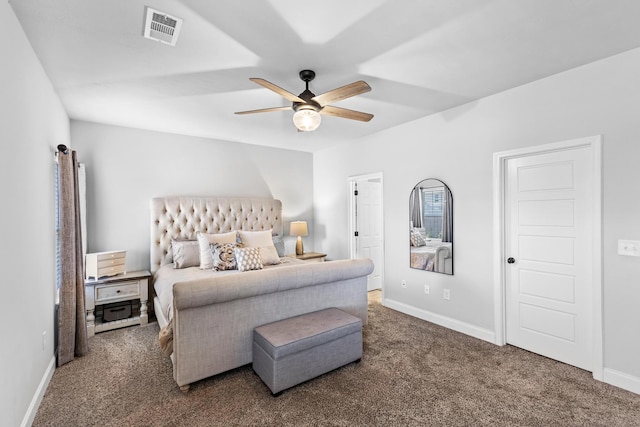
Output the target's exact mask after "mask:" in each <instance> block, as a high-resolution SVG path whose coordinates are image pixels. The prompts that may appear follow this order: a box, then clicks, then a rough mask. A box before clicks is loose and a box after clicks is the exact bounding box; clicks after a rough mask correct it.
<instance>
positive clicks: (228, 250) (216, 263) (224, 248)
mask: <svg viewBox="0 0 640 427" xmlns="http://www.w3.org/2000/svg"><path fill="white" fill-rule="evenodd" d="M209 246H210V247H211V255H212V258H213V269H214V270H216V271H225V270H236V269H237V263H236V257H235V252H234V250H235V249H236V248H237V247H238V244H237V243H211V245H209Z"/></svg>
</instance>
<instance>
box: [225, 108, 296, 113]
mask: <svg viewBox="0 0 640 427" xmlns="http://www.w3.org/2000/svg"><path fill="white" fill-rule="evenodd" d="M285 110H291V107H272V108H261V109H260V110H249V111H236V114H253V113H269V112H271V111H285Z"/></svg>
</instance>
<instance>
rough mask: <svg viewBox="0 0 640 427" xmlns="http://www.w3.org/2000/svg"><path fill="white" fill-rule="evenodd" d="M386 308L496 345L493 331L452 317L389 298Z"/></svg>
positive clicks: (386, 301) (386, 299)
mask: <svg viewBox="0 0 640 427" xmlns="http://www.w3.org/2000/svg"><path fill="white" fill-rule="evenodd" d="M382 305H384V306H385V307H389V308H392V309H394V310H397V311H399V312H401V313H404V314H408V315H410V316H413V317H417V318H418V319H422V320H426V321H427V322H431V323H435V324H436V325H440V326H444V327H445V328H449V329H453V330H454V331H457V332H461V333H463V334H466V335H470V336H472V337H474V338H478V339H481V340H483V341H488V342H490V343H491V344H495V335H494V333H493V331H490V330H488V329H484V328H480V327H478V326H475V325H472V324H470V323H465V322H461V321H459V320H456V319H452V318H450V317H446V316H442V315H441V314H435V313H431V312H430V311H426V310H421V309H419V308H416V307H412V306H410V305H407V304H405V303H402V302H398V301H394V300H392V299H389V298H385V299H384V301H383V302H382Z"/></svg>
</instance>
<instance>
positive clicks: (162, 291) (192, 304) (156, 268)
mask: <svg viewBox="0 0 640 427" xmlns="http://www.w3.org/2000/svg"><path fill="white" fill-rule="evenodd" d="M150 205H151V206H150V208H151V209H150V211H151V218H150V219H151V224H150V225H151V234H150V237H151V247H150V258H151V259H150V261H151V272H152V275H153V277H152V283H153V287H154V290H155V294H156V296H155V297H154V310H155V314H156V318H157V319H158V324H159V326H160V328H161V332H160V338H161V343H164V344H167V343H169V344H168V346H165V350H168V351H166V353H167V354H170V358H171V361H172V366H173V377H174V379H175V381H176V383H177V384H178V386H180V388H181V389H182V390H183V391H186V390H188V388H189V385H190V384H191V383H194V382H196V381H198V380H201V379H204V378H207V377H210V376H213V375H216V374H219V373H222V372H225V371H227V370H230V369H234V368H237V367H240V366H243V365H246V364H248V363H251V361H252V333H253V329H254V328H255V327H256V326H260V325H263V324H267V323H271V322H274V321H277V320H282V319H285V318H288V317H292V316H296V315H300V314H305V313H310V312H313V311H317V310H321V309H324V308H330V307H337V308H340V309H342V310H344V311H346V312H347V313H349V314H352V315H354V316H356V317H359V318H360V319H362V321H363V324H366V323H367V277H368V275H369V274H371V272H372V271H373V263H372V262H371V260H369V259H354V260H336V261H329V262H324V263H306V262H304V261H300V260H297V259H295V258H288V257H281V255H283V254H282V253H278V254H277V258H279V261H280V262H279V263H277V264H274V265H262V268H261V269H255V270H250V271H242V272H240V271H239V270H235V271H214V270H212V269H203V268H200V267H201V266H199V265H198V266H196V265H189V264H188V263H186V264H185V263H184V259H183V257H182V255H179V253H178V252H176V260H174V249H176V248H177V247H179V245H180V243H178V242H186V243H184V246H183V247H187V246H189V245H191V244H192V243H190V242H193V241H194V240H196V239H202V238H203V236H204V235H206V236H208V237H207V238H222V236H225V235H229V234H233V235H234V236H242V237H243V238H246V241H247V242H250V241H251V239H253V238H254V236H260V239H262V238H263V237H264V235H265V233H267V234H268V235H270V236H271V237H272V238H273V241H274V242H275V241H276V240H277V239H281V238H282V236H283V222H282V205H281V203H280V201H279V200H276V199H266V198H233V197H231V198H230V197H161V198H154V199H152V200H151V203H150ZM245 246H247V245H245ZM248 246H251V245H248ZM275 246H276V245H274V247H275ZM212 247H213V245H212ZM236 253H237V252H236ZM260 253H262V247H261V248H260ZM201 256H203V255H202V253H201ZM203 259H204V258H203ZM181 263H182V265H180V264H181ZM177 266H179V267H183V268H176V267H177ZM167 347H168V348H167Z"/></svg>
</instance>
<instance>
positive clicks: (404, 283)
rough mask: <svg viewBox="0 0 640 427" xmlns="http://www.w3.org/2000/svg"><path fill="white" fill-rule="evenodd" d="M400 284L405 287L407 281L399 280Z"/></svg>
mask: <svg viewBox="0 0 640 427" xmlns="http://www.w3.org/2000/svg"><path fill="white" fill-rule="evenodd" d="M400 284H401V285H402V287H403V288H406V287H407V281H406V280H403V281H402V282H400Z"/></svg>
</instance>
